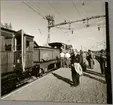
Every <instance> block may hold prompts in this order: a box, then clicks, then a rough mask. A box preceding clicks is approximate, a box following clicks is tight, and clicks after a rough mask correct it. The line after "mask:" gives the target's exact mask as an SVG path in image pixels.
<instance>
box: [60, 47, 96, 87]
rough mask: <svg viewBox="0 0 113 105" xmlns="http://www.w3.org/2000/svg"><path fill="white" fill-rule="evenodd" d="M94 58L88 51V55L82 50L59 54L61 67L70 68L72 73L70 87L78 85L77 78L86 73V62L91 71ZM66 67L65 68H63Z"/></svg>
mask: <svg viewBox="0 0 113 105" xmlns="http://www.w3.org/2000/svg"><path fill="white" fill-rule="evenodd" d="M93 59H94V56H93V54H92V52H91V50H88V53H84V52H83V51H82V50H80V52H78V51H77V50H74V49H72V50H71V52H69V51H67V52H66V53H63V52H61V66H62V67H70V68H71V72H72V80H73V84H72V86H77V85H79V78H80V76H81V75H83V71H86V68H87V61H88V65H89V68H91V69H93V65H94V60H93ZM65 65H66V66H65Z"/></svg>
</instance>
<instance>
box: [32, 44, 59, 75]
mask: <svg viewBox="0 0 113 105" xmlns="http://www.w3.org/2000/svg"><path fill="white" fill-rule="evenodd" d="M33 62H34V65H39V67H40V70H41V72H43V73H46V72H48V71H51V70H53V69H57V68H60V62H61V59H60V50H59V49H58V48H51V47H44V46H38V47H37V48H34V52H33Z"/></svg>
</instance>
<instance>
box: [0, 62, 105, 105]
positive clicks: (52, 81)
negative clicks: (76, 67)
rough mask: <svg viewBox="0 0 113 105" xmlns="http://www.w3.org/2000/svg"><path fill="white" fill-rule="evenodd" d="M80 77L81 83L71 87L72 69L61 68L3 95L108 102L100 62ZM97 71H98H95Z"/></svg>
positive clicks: (12, 97) (76, 101)
mask: <svg viewBox="0 0 113 105" xmlns="http://www.w3.org/2000/svg"><path fill="white" fill-rule="evenodd" d="M88 71H92V72H85V73H84V75H83V76H81V77H80V85H79V86H77V87H71V86H70V82H71V81H72V79H71V71H70V69H69V68H60V69H58V70H56V71H53V72H52V73H49V74H48V75H46V76H44V77H42V78H40V79H38V80H36V81H34V82H32V83H30V84H28V85H26V86H23V87H22V88H20V89H18V90H15V91H14V92H12V93H10V94H9V95H7V96H5V97H2V99H3V100H30V101H51V102H71V103H73V102H74V103H95V104H97V103H100V104H103V103H107V92H106V91H107V89H106V83H105V77H103V76H101V75H100V67H99V63H98V62H97V61H95V67H94V69H93V70H90V69H88ZM94 72H96V73H94Z"/></svg>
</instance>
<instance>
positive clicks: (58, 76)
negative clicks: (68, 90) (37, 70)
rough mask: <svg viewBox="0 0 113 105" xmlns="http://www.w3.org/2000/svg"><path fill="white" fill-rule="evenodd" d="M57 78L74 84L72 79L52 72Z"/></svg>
mask: <svg viewBox="0 0 113 105" xmlns="http://www.w3.org/2000/svg"><path fill="white" fill-rule="evenodd" d="M52 74H53V75H54V76H55V77H56V78H57V79H60V80H62V81H64V82H66V83H67V84H69V85H72V84H73V82H72V81H71V80H70V79H67V78H65V77H62V76H60V75H58V74H56V73H52Z"/></svg>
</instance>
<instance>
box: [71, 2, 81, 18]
mask: <svg viewBox="0 0 113 105" xmlns="http://www.w3.org/2000/svg"><path fill="white" fill-rule="evenodd" d="M72 4H73V6H74V8H75V9H76V11H77V12H78V14H79V15H80V17H81V18H82V15H81V13H80V11H79V10H78V8H77V6H76V4H75V3H74V1H73V2H72Z"/></svg>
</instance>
